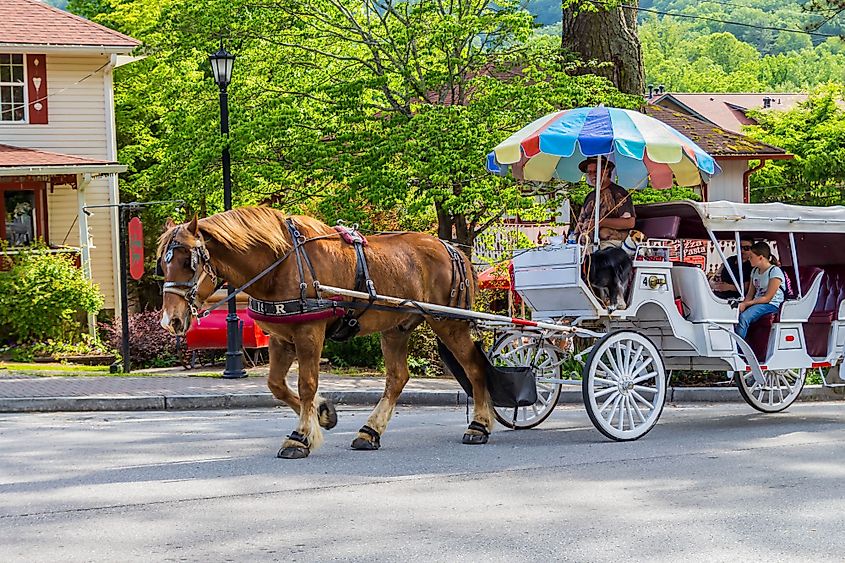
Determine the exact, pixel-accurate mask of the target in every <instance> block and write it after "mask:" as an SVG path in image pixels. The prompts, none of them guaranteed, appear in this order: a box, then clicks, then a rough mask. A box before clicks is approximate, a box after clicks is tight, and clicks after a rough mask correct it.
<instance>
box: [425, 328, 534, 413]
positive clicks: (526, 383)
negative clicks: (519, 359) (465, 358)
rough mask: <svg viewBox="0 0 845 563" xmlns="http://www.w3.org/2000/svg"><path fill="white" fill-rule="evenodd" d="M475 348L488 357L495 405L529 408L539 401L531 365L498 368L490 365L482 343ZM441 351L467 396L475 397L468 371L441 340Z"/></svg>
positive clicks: (488, 375)
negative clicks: (465, 370)
mask: <svg viewBox="0 0 845 563" xmlns="http://www.w3.org/2000/svg"><path fill="white" fill-rule="evenodd" d="M475 347H476V348H478V352H479V353H480V354H481V356H482V357H483V358H484V364H485V365H484V367H485V370H486V372H487V389H488V390H489V391H490V399H492V401H493V405H494V406H497V407H506V408H516V407H528V406H531V405H533V404H534V403H536V402H537V380H536V379H535V376H534V371H533V370H532V369H531V366H524V367H522V366H520V367H503V366H494V365H492V364H491V363H490V359H489V358H488V357H487V354H485V353H484V348H483V347H482V345H481V343H480V342H476V343H475ZM437 352H438V353H439V354H440V359H442V360H443V363H444V364H445V365H446V368H447V369H448V370H449V371H450V372H451V373H452V375H453V376H454V377H455V379H457V380H458V383H459V384H460V385H461V388H463V390H464V392H465V393H466V394H467V396H468V397H472V384H471V383H470V382H469V378H468V377H467V375H466V372H464V368H463V367H462V366H461V364H460V362H458V360H457V359H456V358H455V356H454V355H453V354H452V352H450V351H449V349H448V348H447V347H446V346H445V345H444V344H443V343H442V342H440V340H439V339H438V340H437Z"/></svg>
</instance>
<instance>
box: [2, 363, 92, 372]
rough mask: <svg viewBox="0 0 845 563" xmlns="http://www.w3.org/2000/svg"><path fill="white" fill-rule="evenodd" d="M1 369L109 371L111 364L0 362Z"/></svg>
mask: <svg viewBox="0 0 845 563" xmlns="http://www.w3.org/2000/svg"><path fill="white" fill-rule="evenodd" d="M0 371H9V372H14V371H22V372H27V373H31V372H42V373H46V372H62V373H96V374H98V375H102V374H107V373H109V366H88V365H80V364H63V363H55V364H28V363H23V362H0Z"/></svg>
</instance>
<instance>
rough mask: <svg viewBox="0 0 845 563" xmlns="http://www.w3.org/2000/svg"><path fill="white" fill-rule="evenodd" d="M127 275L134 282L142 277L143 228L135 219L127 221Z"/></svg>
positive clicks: (137, 219)
mask: <svg viewBox="0 0 845 563" xmlns="http://www.w3.org/2000/svg"><path fill="white" fill-rule="evenodd" d="M129 275H131V276H132V278H133V279H136V280H140V279H141V276H143V275H144V227H143V226H142V225H141V220H140V219H139V218H137V217H132V219H131V220H130V221H129Z"/></svg>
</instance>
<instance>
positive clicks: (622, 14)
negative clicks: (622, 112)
mask: <svg viewBox="0 0 845 563" xmlns="http://www.w3.org/2000/svg"><path fill="white" fill-rule="evenodd" d="M628 4H629V5H636V4H637V1H636V0H630V1H629V2H628ZM576 9H577V6H573V7H568V8H564V9H563V21H562V32H561V40H562V45H563V48H564V49H566V50H569V51H572V52H574V53H577V54H578V55H580V56H581V58H582V59H583V60H584V62H589V61H598V62H610V63H612V65H611V66H608V67H607V68H598V69H591V70H589V71H588V72H590V73H593V74H598V75H599V76H604V77H605V78H608V79H609V80H610V81H611V82H613V84H614V86H616V87H617V88H618V89H619V90H620V91H622V92H625V93H628V94H636V95H642V94H643V93H644V92H645V78H644V70H643V55H642V48H641V46H640V38H639V36H637V12H636V11H635V10H631V9H628V8H612V9H610V10H607V11H605V10H600V11H599V12H581V13H577V14H576V13H575V10H576Z"/></svg>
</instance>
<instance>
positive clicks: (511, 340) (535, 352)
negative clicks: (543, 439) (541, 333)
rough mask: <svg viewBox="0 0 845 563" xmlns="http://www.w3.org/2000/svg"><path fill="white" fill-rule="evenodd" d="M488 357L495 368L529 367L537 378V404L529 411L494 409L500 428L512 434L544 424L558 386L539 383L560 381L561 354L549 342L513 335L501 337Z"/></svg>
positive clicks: (553, 403) (523, 408)
mask: <svg viewBox="0 0 845 563" xmlns="http://www.w3.org/2000/svg"><path fill="white" fill-rule="evenodd" d="M490 357H491V358H493V360H495V362H496V364H497V365H500V366H507V367H511V366H513V367H517V366H531V368H532V369H533V371H534V375H535V376H536V377H537V402H536V403H534V404H533V405H531V406H528V407H517V408H516V417H515V418H514V409H513V408H508V407H493V411H494V413H495V415H496V420H498V421H499V422H500V423H501V424H502V425H504V426H506V427H508V428H512V429H514V430H522V429H527V428H534V427H535V426H537V425H538V424H540V423H541V422H543V421H544V420H546V419H547V418H548V417H549V415H550V414H552V411H553V410H554V408H555V405H557V401H558V399H559V398H560V383H549V382H545V381H541V379H542V378H547V377H555V378H559V377H560V368H561V364H562V363H563V360H564V359H565V354H564V352H563V351H562V350H561V349H560V348H558V347H557V346H555V345H554V344H553V343H552V342H550V341H548V340H540V339H537V338H533V337H529V336H524V335H522V334H521V333H518V332H513V333H508V334H505V335H503V336H502V337H501V338H499V340H497V341H496V343H495V344H494V345H493V349H492V350H491V352H490Z"/></svg>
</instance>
